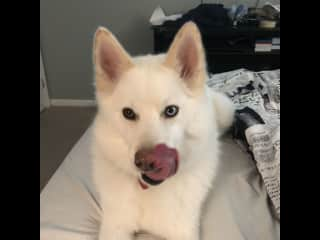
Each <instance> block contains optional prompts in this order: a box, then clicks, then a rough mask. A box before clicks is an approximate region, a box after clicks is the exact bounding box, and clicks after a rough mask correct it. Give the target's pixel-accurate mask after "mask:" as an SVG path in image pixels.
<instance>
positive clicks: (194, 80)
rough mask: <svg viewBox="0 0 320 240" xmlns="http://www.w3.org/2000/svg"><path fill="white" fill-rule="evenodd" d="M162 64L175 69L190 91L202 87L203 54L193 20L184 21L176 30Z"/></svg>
mask: <svg viewBox="0 0 320 240" xmlns="http://www.w3.org/2000/svg"><path fill="white" fill-rule="evenodd" d="M164 65H165V66H167V67H169V68H172V69H173V70H175V71H176V72H177V73H178V74H179V76H180V78H181V79H183V80H184V82H185V83H186V85H187V87H188V88H189V89H191V90H192V91H196V90H198V89H201V88H203V87H204V82H205V77H206V63H205V55H204V50H203V46H202V40H201V34H200V32H199V30H198V28H197V26H196V25H195V24H194V23H193V22H187V23H185V24H184V25H183V26H182V27H181V29H180V30H179V31H178V33H177V34H176V36H175V38H174V40H173V42H172V44H171V46H170V48H169V50H168V53H167V56H166V59H165V62H164Z"/></svg>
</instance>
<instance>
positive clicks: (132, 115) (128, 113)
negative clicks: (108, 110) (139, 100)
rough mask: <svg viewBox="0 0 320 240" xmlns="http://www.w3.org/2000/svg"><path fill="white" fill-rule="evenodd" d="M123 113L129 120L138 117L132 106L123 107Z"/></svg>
mask: <svg viewBox="0 0 320 240" xmlns="http://www.w3.org/2000/svg"><path fill="white" fill-rule="evenodd" d="M122 114H123V116H124V117H125V118H126V119H128V120H131V121H134V120H136V119H137V114H135V112H134V111H133V110H132V109H131V108H124V109H122Z"/></svg>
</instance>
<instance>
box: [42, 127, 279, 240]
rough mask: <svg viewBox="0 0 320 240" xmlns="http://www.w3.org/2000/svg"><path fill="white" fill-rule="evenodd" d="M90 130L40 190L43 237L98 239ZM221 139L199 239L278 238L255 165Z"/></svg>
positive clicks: (98, 210) (54, 239)
mask: <svg viewBox="0 0 320 240" xmlns="http://www.w3.org/2000/svg"><path fill="white" fill-rule="evenodd" d="M91 131H92V129H91V127H90V128H89V129H88V130H87V131H86V132H85V134H84V135H83V136H82V137H81V139H80V140H79V141H78V143H77V144H76V145H75V146H74V148H73V149H72V150H71V152H70V153H69V154H68V156H67V157H66V159H65V160H64V161H63V163H62V165H61V166H60V167H59V168H58V170H57V171H56V172H55V174H54V175H53V176H52V178H51V179H50V181H49V182H48V184H47V185H46V186H45V188H44V189H43V190H42V192H41V194H40V239H41V240H93V239H97V233H98V231H99V223H100V216H101V208H100V206H99V198H98V193H97V191H96V189H95V187H94V185H93V183H92V175H91V174H92V171H91V169H92V164H91V160H90V154H89V144H90V135H91ZM222 141H223V145H222V147H223V154H222V164H221V169H220V171H219V174H218V177H217V179H216V181H215V183H214V187H213V189H212V191H211V193H210V195H209V197H208V199H207V201H206V204H205V206H204V208H203V216H202V223H201V233H202V237H201V239H202V240H213V239H214V240H220V239H221V240H251V239H252V240H258V239H259V240H273V239H280V222H279V221H277V220H276V219H275V218H274V217H273V216H272V213H271V211H270V203H269V200H268V197H267V193H266V189H265V187H264V185H263V183H262V181H261V177H260V176H259V174H258V172H257V170H256V167H255V164H254V163H253V161H252V160H251V159H250V157H249V155H248V154H246V153H244V152H242V150H241V149H240V148H239V147H238V145H236V144H235V143H234V142H233V141H232V139H231V138H230V137H228V136H226V137H223V138H222ZM110 194H112V193H110Z"/></svg>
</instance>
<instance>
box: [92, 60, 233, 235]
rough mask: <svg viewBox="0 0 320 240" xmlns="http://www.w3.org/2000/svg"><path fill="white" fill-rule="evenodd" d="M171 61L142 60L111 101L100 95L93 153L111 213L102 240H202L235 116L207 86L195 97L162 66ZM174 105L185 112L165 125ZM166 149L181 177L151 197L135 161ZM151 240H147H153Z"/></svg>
mask: <svg viewBox="0 0 320 240" xmlns="http://www.w3.org/2000/svg"><path fill="white" fill-rule="evenodd" d="M163 59H164V55H158V56H153V55H147V56H142V57H137V58H135V59H134V64H135V67H133V68H131V69H130V70H129V71H127V72H126V73H124V74H123V75H122V76H121V81H119V82H118V83H117V87H116V88H115V90H114V92H113V93H112V94H111V95H109V96H106V94H104V92H101V91H97V101H98V106H99V109H98V114H97V116H96V119H95V122H94V137H93V144H92V152H93V157H94V158H93V159H94V178H95V183H96V185H97V188H98V191H99V194H100V198H101V205H102V210H103V211H102V213H103V214H102V222H101V228H100V234H99V240H129V239H133V233H134V232H138V231H146V232H148V233H150V234H153V235H157V236H160V237H162V238H164V239H167V240H198V239H199V222H200V214H201V205H202V203H203V201H204V200H205V197H206V195H207V193H208V191H209V189H210V187H211V184H212V182H213V178H214V176H215V175H216V172H217V166H218V162H219V161H218V158H219V142H218V135H219V129H218V128H223V129H225V128H226V127H227V126H229V125H230V124H231V121H232V117H233V109H232V107H231V104H230V102H228V101H229V100H228V99H227V98H226V97H223V96H222V95H220V94H218V93H215V92H212V90H211V89H209V88H207V87H205V88H204V89H203V91H202V93H201V94H200V95H197V96H193V97H190V96H188V94H186V91H185V86H184V85H183V84H182V82H181V79H179V78H178V75H177V74H175V73H174V72H173V71H170V70H168V69H167V68H165V67H163V66H162V65H161V64H160V63H161V62H162V61H163ZM169 104H175V105H178V106H179V107H180V111H179V113H178V115H177V116H176V117H175V118H172V119H164V118H163V117H162V116H161V112H162V111H163V109H164V108H165V106H166V105H169ZM123 107H131V108H133V109H134V110H135V112H136V113H138V114H139V120H138V121H136V122H132V121H128V120H127V119H125V118H123V116H122V113H121V109H122V108H123ZM158 143H166V144H167V145H169V146H170V147H174V148H176V149H177V150H178V152H179V156H180V163H179V170H178V172H177V173H176V175H174V176H172V177H170V178H169V179H167V180H165V181H164V182H163V183H161V184H160V185H157V186H153V187H150V188H148V189H147V190H143V189H142V188H141V186H140V185H139V183H138V177H139V176H140V173H139V171H138V170H137V169H136V167H135V165H134V154H135V152H136V151H137V149H138V148H139V147H141V146H143V145H145V144H149V145H154V144H158ZM149 237H150V236H149ZM149 237H146V236H143V235H141V237H140V239H153V238H149Z"/></svg>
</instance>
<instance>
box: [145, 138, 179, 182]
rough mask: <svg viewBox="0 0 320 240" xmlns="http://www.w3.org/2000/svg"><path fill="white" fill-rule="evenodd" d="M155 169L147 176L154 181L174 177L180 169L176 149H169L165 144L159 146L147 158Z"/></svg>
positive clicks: (147, 173)
mask: <svg viewBox="0 0 320 240" xmlns="http://www.w3.org/2000/svg"><path fill="white" fill-rule="evenodd" d="M146 157H147V158H149V159H150V160H151V161H152V162H153V163H154V167H155V169H156V170H155V171H152V172H146V173H145V174H146V175H147V176H148V177H149V178H151V179H153V180H164V179H166V178H168V177H170V176H172V175H174V174H175V173H176V171H177V169H178V153H177V151H176V150H175V149H173V148H169V147H167V146H166V145H165V144H158V145H156V146H155V148H154V149H153V150H152V151H151V152H150V153H149V154H148V155H147V156H146Z"/></svg>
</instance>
